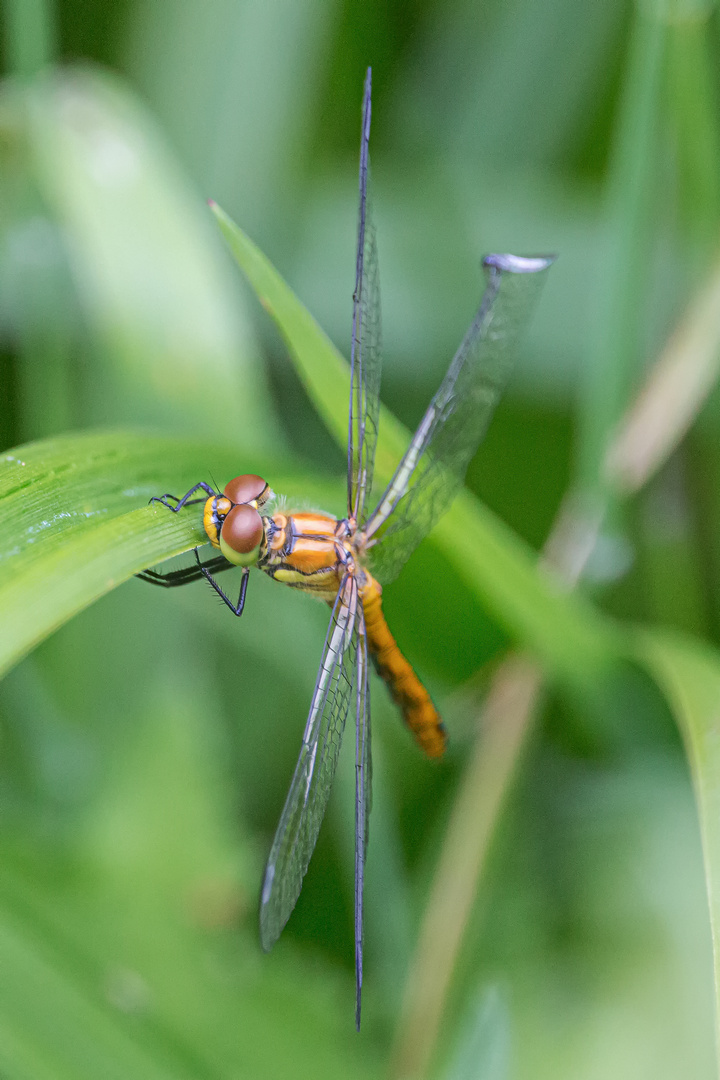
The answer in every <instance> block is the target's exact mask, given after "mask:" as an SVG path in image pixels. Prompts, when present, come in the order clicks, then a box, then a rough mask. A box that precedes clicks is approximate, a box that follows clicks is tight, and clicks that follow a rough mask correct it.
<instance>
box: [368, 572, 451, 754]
mask: <svg viewBox="0 0 720 1080" xmlns="http://www.w3.org/2000/svg"><path fill="white" fill-rule="evenodd" d="M362 600H363V609H364V612H365V627H366V630H367V639H368V648H369V650H370V653H371V654H372V657H373V659H374V660H375V666H376V668H377V671H378V674H379V675H380V676H381V677H382V679H383V680H384V681H385V682H386V683H387V685H388V688H389V690H390V693H391V694H392V696H393V699H394V701H395V702H396V703H397V704H398V705H399V706H400V709H401V711H402V714H403V719H404V721H405V723H406V724H407V726H408V727H409V728H410V730H411V731H412V733H413V735H414V736H415V739H416V741H417V742H418V743H419V745H420V747H421V748H422V749H423V750H424V751H425V753H426V754H427V755H428V757H441V756H442V754H443V752H444V750H445V745H446V743H447V734H446V732H445V725H444V724H443V722H442V720H441V719H440V714H439V713H438V711H437V709H436V708H435V706H434V705H433V703H432V701H431V700H430V695H429V694H428V692H427V690H426V689H425V687H424V686H423V684H422V683H421V682H420V680H419V679H418V677H417V675H416V674H415V672H414V671H413V669H412V667H411V666H410V664H409V663H408V661H407V660H406V659H405V657H404V656H403V654H402V653H401V652H400V649H399V648H398V646H397V642H396V641H395V638H394V637H393V636H392V634H391V633H390V629H389V627H388V624H387V623H386V621H385V616H384V614H383V610H382V603H381V599H380V586H379V585H378V583H377V582H376V581H375V579H374V578H372V577H370V575H368V582H367V584H366V585H365V586H364V587H363V589H362Z"/></svg>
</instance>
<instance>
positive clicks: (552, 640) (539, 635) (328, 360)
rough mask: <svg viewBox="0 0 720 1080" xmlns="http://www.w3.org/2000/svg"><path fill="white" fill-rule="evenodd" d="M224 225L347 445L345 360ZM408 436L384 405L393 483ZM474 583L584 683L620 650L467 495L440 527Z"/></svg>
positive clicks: (450, 553) (380, 451)
mask: <svg viewBox="0 0 720 1080" xmlns="http://www.w3.org/2000/svg"><path fill="white" fill-rule="evenodd" d="M212 209H213V211H214V213H215V215H216V217H217V219H218V222H219V224H220V227H221V229H222V231H223V233H224V235H225V238H226V240H227V242H228V244H229V246H230V249H231V251H232V253H233V255H234V256H235V258H236V259H237V261H238V263H239V265H240V267H241V269H242V270H243V272H244V273H245V274H246V276H247V278H248V280H249V282H250V284H251V285H252V287H253V289H254V290H255V292H256V293H257V295H258V297H259V299H260V302H261V304H262V305H263V307H264V308H265V310H266V311H267V312H268V314H269V315H271V317H272V318H273V319H274V321H275V322H276V324H277V326H278V328H279V330H280V332H281V334H282V335H283V338H284V339H285V341H286V342H287V344H288V348H289V350H290V353H291V356H292V358H293V361H294V363H295V365H296V367H297V370H298V373H299V375H300V378H301V379H302V381H303V383H304V385H305V387H306V389H307V391H308V394H309V395H310V397H311V399H312V401H313V403H314V404H315V407H316V408H317V410H318V412H319V413H320V415H321V417H322V419H323V421H324V422H325V424H326V425H327V427H328V429H329V430H330V432H331V433H332V435H333V436H334V437H335V439H337V441H338V442H339V443H340V445H341V446H344V445H346V439H347V401H348V393H349V386H350V374H349V368H348V364H347V362H346V361H345V359H344V358H343V357H342V356H341V354H340V353H339V352H338V350H337V349H336V348H335V346H334V345H333V344H332V342H331V341H330V339H329V338H328V337H327V335H326V334H325V333H324V332H323V331H322V329H321V328H320V327H319V326H318V324H317V323H316V322H315V320H314V319H313V317H312V316H311V315H310V313H309V312H308V311H307V309H306V308H305V307H304V306H303V305H302V304H301V302H300V301H299V300H298V298H297V297H296V296H295V295H294V293H293V292H292V290H291V289H290V288H289V286H288V285H287V284H286V282H285V281H284V280H283V279H282V277H281V276H280V274H279V273H278V272H277V270H276V269H275V268H274V267H273V266H272V264H271V263H270V262H269V260H268V259H267V258H266V257H265V256H264V255H263V254H262V252H261V251H260V250H259V249H258V248H257V247H256V246H255V245H254V244H253V243H252V241H251V240H249V239H248V237H247V236H245V234H244V233H243V232H242V230H241V229H239V228H238V226H237V225H235V223H234V222H233V221H231V219H230V218H229V217H228V216H227V214H225V213H224V212H223V211H222V210H221V209H220V207H218V206H217V205H215V204H212ZM409 438H410V434H409V432H408V431H407V430H406V429H405V428H404V427H403V425H402V424H400V423H399V422H398V421H397V420H396V419H395V418H394V417H393V416H392V414H391V413H389V412H388V411H387V409H382V412H381V421H380V437H379V439H378V446H377V456H376V461H375V470H376V474H377V476H378V478H379V479H380V480H384V481H385V482H387V480H389V478H390V476H391V475H392V472H393V470H394V468H395V466H396V464H397V462H398V459H399V458H400V456H401V455H402V453H403V451H404V450H405V447H406V446H407V443H408V441H409ZM433 536H434V538H435V539H436V541H437V543H438V544H439V546H440V547H441V548H442V550H443V552H444V554H445V555H446V556H447V557H448V558H449V559H451V560H452V562H453V563H454V564H455V565H456V567H457V569H458V570H459V571H460V573H461V574H462V575H463V577H464V579H465V581H466V583H467V585H468V586H469V587H470V588H471V589H473V591H474V592H475V593H476V595H477V596H478V597H479V598H480V599H481V600H482V601H483V603H485V604H487V605H488V606H489V607H491V608H492V610H493V612H494V614H495V616H496V617H497V618H498V620H499V621H500V622H501V623H503V624H504V625H505V626H506V627H507V628H508V629H509V631H510V632H511V633H512V634H513V636H515V637H517V638H519V639H520V640H522V641H523V642H525V643H526V644H528V645H529V646H530V647H531V648H532V649H533V650H534V651H535V652H537V653H538V654H539V655H540V656H542V657H543V658H544V660H545V661H546V662H547V663H548V664H549V665H550V666H551V667H552V668H553V669H554V670H555V671H556V672H558V673H561V674H562V675H563V676H564V677H566V678H568V679H570V680H572V681H584V680H585V679H587V678H588V677H592V676H593V675H594V674H596V673H597V672H598V669H599V667H600V666H601V665H602V664H603V663H604V662H606V661H608V660H609V658H610V657H611V655H612V654H613V651H614V648H615V643H614V641H613V633H612V631H611V630H610V629H609V627H608V625H607V624H604V623H603V622H602V620H601V619H600V618H599V617H598V616H597V615H596V614H595V613H594V612H593V610H592V609H591V608H590V607H589V605H586V604H584V603H583V601H582V600H581V599H578V598H577V597H570V596H568V595H565V594H562V593H561V592H560V591H559V590H558V589H557V588H556V587H555V586H554V584H553V583H552V582H551V581H550V580H549V578H547V577H546V576H545V575H544V574H543V573H542V572H541V571H539V570H538V568H537V565H536V560H535V557H534V556H533V554H532V552H530V550H529V549H528V548H527V547H526V546H525V545H524V544H523V543H522V541H520V540H519V539H518V538H517V537H515V536H514V535H513V534H512V532H511V531H510V530H509V529H508V528H507V527H506V526H504V525H503V524H502V522H500V521H499V520H498V519H497V518H496V517H495V516H494V515H493V514H492V513H491V512H490V511H489V510H488V509H487V508H486V507H483V506H482V505H481V504H480V503H479V502H478V501H477V500H476V499H474V498H473V497H472V496H471V495H470V494H469V493H467V492H465V493H463V495H462V496H461V497H460V498H458V499H457V500H456V502H455V504H454V506H453V507H452V508H451V510H450V511H449V513H448V514H446V515H445V517H444V518H443V520H442V521H441V522H440V524H439V525H438V527H437V528H436V530H435V531H434V533H433Z"/></svg>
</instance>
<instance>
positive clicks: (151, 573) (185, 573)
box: [135, 548, 233, 589]
mask: <svg viewBox="0 0 720 1080" xmlns="http://www.w3.org/2000/svg"><path fill="white" fill-rule="evenodd" d="M195 557H196V559H198V560H199V555H198V554H197V548H195ZM204 569H206V570H208V571H211V572H212V573H213V574H219V573H221V572H222V571H223V570H232V569H233V564H232V563H231V562H228V561H227V559H226V558H225V556H224V555H216V556H215V557H214V558H212V559H210V560H208V562H206V563H201V564H200V565H198V566H183V567H182V568H181V569H180V570H169V571H168V573H166V574H163V573H161V572H160V571H159V570H143V572H142V573H141V574H136V575H135V577H137V578H140V580H141V581H148V582H150V584H151V585H160V586H162V588H164V589H173V588H175V587H176V586H178V585H189V584H190V583H191V582H192V581H200V579H201V578H202V577H204V574H203V570H204Z"/></svg>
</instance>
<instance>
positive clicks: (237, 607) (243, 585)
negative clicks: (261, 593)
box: [195, 548, 250, 615]
mask: <svg viewBox="0 0 720 1080" xmlns="http://www.w3.org/2000/svg"><path fill="white" fill-rule="evenodd" d="M195 560H196V562H197V564H198V569H199V570H200V573H201V574H202V576H203V577H204V578H206V579H207V580H208V581H209V582H210V584H211V585H212V587H213V589H214V590H215V592H216V593H217V594H218V596H219V597H220V599H221V600H222V601H223V603H225V604H227V606H228V607H229V608H230V610H231V611H232V613H233V615H242V613H243V608H244V607H245V593H246V592H247V583H248V574H249V573H250V569H249V567H247V566H244V567H243V572H242V581H241V582H240V595H239V596H238V602H237V604H233V602H232V600H231V599H230V597H229V596H227V594H226V593H224V592H223V590H222V589H221V588H220V586H219V585H218V583H217V581H216V580H215V578H214V577H213V576H212V574H211V573H210V571H209V570H208V568H207V566H205V565H203V563H201V562H200V556H199V555H198V550H197V548H195ZM228 565H229V566H231V565H232V563H228Z"/></svg>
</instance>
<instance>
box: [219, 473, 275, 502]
mask: <svg viewBox="0 0 720 1080" xmlns="http://www.w3.org/2000/svg"><path fill="white" fill-rule="evenodd" d="M267 486H268V485H267V483H266V481H265V480H263V478H262V476H256V475H255V473H245V474H244V475H243V476H236V477H235V479H234V480H231V481H230V482H229V483H228V484H226V485H225V490H224V492H223V495H225V496H226V498H228V499H230V501H231V502H234V503H237V504H242V503H249V502H253V501H254V500H257V501H258V502H260V503H261V504H262V503H263V502H266V499H262V498H261V496H262V495H263V492H264V491H265V490H266V489H267Z"/></svg>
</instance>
